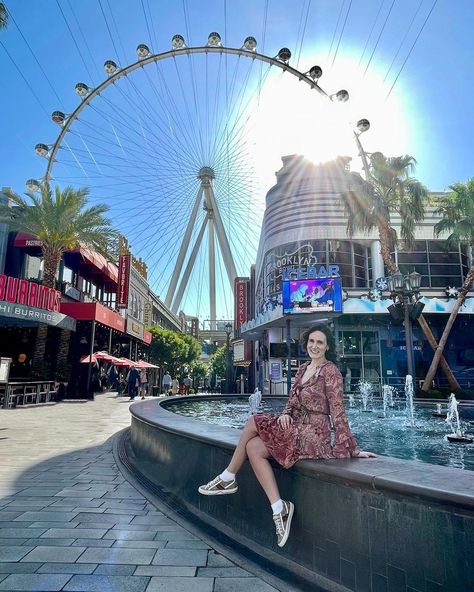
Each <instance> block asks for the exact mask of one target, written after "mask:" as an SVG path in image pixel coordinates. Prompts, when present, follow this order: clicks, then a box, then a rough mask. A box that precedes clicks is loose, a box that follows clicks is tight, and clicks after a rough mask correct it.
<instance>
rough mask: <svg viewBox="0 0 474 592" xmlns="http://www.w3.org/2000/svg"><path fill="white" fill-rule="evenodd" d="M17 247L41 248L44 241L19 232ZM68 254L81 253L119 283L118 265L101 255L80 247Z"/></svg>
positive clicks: (16, 237)
mask: <svg viewBox="0 0 474 592" xmlns="http://www.w3.org/2000/svg"><path fill="white" fill-rule="evenodd" d="M13 244H14V246H15V247H40V248H41V246H42V244H43V243H42V241H40V240H38V239H37V238H36V236H33V235H32V234H28V233H27V232H17V234H16V236H15V241H14V243H13ZM67 252H68V253H79V254H80V255H81V256H82V257H83V259H85V261H86V262H87V263H90V264H91V265H93V266H94V267H95V268H96V269H98V270H99V271H101V272H102V273H103V274H104V275H106V276H107V277H108V278H109V279H110V280H112V281H113V282H114V283H117V282H118V268H117V266H116V265H114V264H113V263H111V262H110V261H107V259H106V258H105V257H104V256H103V255H101V254H100V253H96V252H95V251H93V250H92V249H89V248H88V247H85V246H84V245H80V247H79V248H78V249H74V250H72V251H67Z"/></svg>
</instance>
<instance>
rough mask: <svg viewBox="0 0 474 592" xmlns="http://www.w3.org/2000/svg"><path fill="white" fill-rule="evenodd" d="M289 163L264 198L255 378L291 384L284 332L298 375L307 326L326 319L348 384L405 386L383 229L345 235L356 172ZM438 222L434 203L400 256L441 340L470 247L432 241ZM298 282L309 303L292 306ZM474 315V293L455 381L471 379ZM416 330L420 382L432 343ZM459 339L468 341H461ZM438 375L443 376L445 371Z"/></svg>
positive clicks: (456, 356)
mask: <svg viewBox="0 0 474 592" xmlns="http://www.w3.org/2000/svg"><path fill="white" fill-rule="evenodd" d="M282 160H283V166H282V168H281V169H280V171H278V172H277V173H276V176H277V183H276V185H275V186H274V187H272V188H271V189H270V191H269V192H268V194H267V197H266V210H265V215H264V219H263V225H262V234H261V237H260V243H259V249H258V254H257V261H256V266H255V292H254V293H255V313H254V315H253V316H252V318H251V320H250V321H249V322H247V323H245V324H244V325H243V326H242V336H243V337H245V338H246V339H252V340H254V341H256V342H257V343H256V345H255V348H254V356H255V359H256V360H257V362H256V363H255V367H254V372H255V373H256V375H257V376H258V378H257V381H258V382H259V383H260V384H262V382H263V380H269V381H270V382H271V383H272V390H274V391H275V392H279V391H285V390H286V384H287V373H288V360H289V358H288V355H287V354H288V348H287V346H286V342H287V339H290V340H291V342H292V346H291V362H290V364H291V368H290V371H291V374H292V375H294V374H295V372H296V369H297V367H298V365H299V364H300V363H301V362H302V361H303V360H305V359H307V358H306V355H305V352H303V351H302V350H301V348H300V347H299V346H298V338H299V334H300V332H301V330H302V328H303V327H307V326H309V325H311V324H312V323H314V322H316V321H317V320H323V319H324V320H328V319H329V320H331V321H333V323H334V328H335V331H336V335H337V341H338V349H339V355H340V357H341V358H342V366H343V368H344V373H345V374H346V377H348V378H347V379H346V390H354V389H355V387H356V385H357V384H358V382H359V381H360V380H366V381H369V382H373V383H376V384H378V385H381V384H385V383H388V384H395V385H396V384H400V382H401V381H402V380H403V379H404V376H405V375H406V373H407V352H406V346H405V332H404V327H403V325H402V324H401V323H397V322H395V321H394V320H393V319H392V317H391V315H390V314H389V310H388V307H389V306H390V305H391V304H393V302H392V300H390V298H389V293H388V291H386V290H384V289H383V288H385V287H386V282H384V279H385V278H386V277H387V275H388V273H387V271H386V270H385V268H384V263H383V260H382V256H381V254H380V242H379V240H378V235H377V233H376V231H374V232H372V233H367V234H363V233H360V232H359V233H356V234H354V235H353V236H352V237H350V238H349V237H348V233H347V222H348V219H347V215H346V212H345V209H344V207H343V203H342V200H341V198H340V195H341V194H342V193H344V192H346V191H348V190H349V189H350V187H351V185H352V184H353V181H354V176H355V175H356V173H353V172H351V171H350V166H349V165H350V161H349V159H344V158H339V159H337V160H336V161H334V162H331V163H327V164H324V165H313V164H312V163H310V162H308V161H306V160H305V159H304V158H303V157H301V156H287V157H284V158H283V159H282ZM437 220H438V219H437V218H436V214H435V211H434V208H428V210H427V212H426V217H425V219H424V221H423V222H422V223H421V224H420V225H419V226H418V227H417V228H416V231H415V234H416V236H415V238H416V240H415V244H414V245H413V246H412V247H411V248H410V249H406V248H403V246H399V247H397V248H396V249H395V252H394V253H393V257H394V259H395V261H396V263H397V264H398V267H399V269H400V271H401V272H402V273H404V274H407V273H410V272H411V271H413V269H415V270H416V271H417V272H418V273H420V274H421V276H422V278H421V292H420V295H421V302H423V303H424V305H425V307H424V311H423V314H424V316H425V318H426V319H427V321H428V323H429V325H430V326H431V329H432V331H433V333H434V335H435V337H436V338H437V339H439V337H440V336H441V333H442V330H443V328H444V326H445V323H446V320H447V318H448V315H449V312H450V311H451V309H452V305H453V303H454V298H453V297H450V295H451V296H453V295H454V294H455V288H459V287H460V286H461V285H462V283H463V281H464V278H465V276H466V274H467V271H468V269H469V267H470V265H471V260H470V257H471V254H470V248H469V247H463V246H461V245H458V246H457V247H456V248H454V249H453V248H449V247H448V245H447V243H446V241H445V240H442V239H440V238H435V236H434V230H433V229H434V224H435V223H436V222H437ZM392 224H393V225H394V227H395V228H396V229H397V231H398V230H399V228H400V220H399V219H397V217H396V216H394V217H392ZM339 284H340V285H341V287H342V291H341V302H340V303H338V302H336V301H335V297H332V296H331V298H332V299H331V300H330V302H331V306H328V305H327V303H328V300H329V298H328V296H326V297H324V295H323V294H324V292H325V291H328V290H329V289H331V290H332V289H333V287H337V286H339ZM313 285H314V290H313V292H312V293H311V289H312V286H313ZM298 286H303V287H302V289H303V292H304V300H305V302H302V303H301V302H298V303H297V304H294V303H292V304H291V306H292V308H288V306H289V305H288V304H287V303H285V298H286V296H285V290H290V289H291V290H296V289H297V287H298ZM308 290H309V292H308ZM308 293H309V294H310V295H309V296H308ZM334 293H336V292H334ZM293 300H296V298H293ZM339 305H340V306H339ZM285 307H286V308H285ZM473 315H474V297H471V296H470V295H469V297H468V298H467V299H466V302H465V305H464V306H463V308H462V310H461V313H460V315H459V317H458V319H457V320H456V324H455V327H454V329H453V331H452V334H451V336H450V339H449V341H448V344H447V348H446V352H445V357H446V358H447V360H448V363H449V365H450V366H451V368H452V370H453V371H454V373H455V375H456V377H457V379H458V381H459V382H460V384H461V386H466V387H468V386H471V385H474V371H473V370H472V366H473V365H474V336H473V335H472V331H470V330H469V326H470V324H472V321H473V319H474V316H473ZM413 332H414V339H413V349H414V361H415V373H416V378H417V379H418V380H419V381H421V380H422V379H423V377H424V376H425V374H426V371H427V369H428V367H429V364H430V362H431V359H432V350H431V348H430V346H429V345H428V343H427V342H426V340H425V338H424V335H423V333H422V331H421V329H420V327H419V326H418V324H417V323H416V321H415V322H414V323H413ZM459 343H463V347H462V348H461V347H459V345H458V344H459ZM437 380H438V381H439V383H441V384H442V383H443V382H444V378H443V375H442V374H441V373H438V376H437Z"/></svg>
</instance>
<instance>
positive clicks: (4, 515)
mask: <svg viewBox="0 0 474 592" xmlns="http://www.w3.org/2000/svg"><path fill="white" fill-rule="evenodd" d="M22 511H23V510H22ZM22 511H20V512H15V511H13V510H12V511H11V512H10V511H8V510H7V511H6V512H4V511H3V510H2V511H1V512H0V523H1V522H10V520H14V519H15V518H17V517H18V516H19V515H20V514H21V513H22Z"/></svg>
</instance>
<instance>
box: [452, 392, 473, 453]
mask: <svg viewBox="0 0 474 592" xmlns="http://www.w3.org/2000/svg"><path fill="white" fill-rule="evenodd" d="M453 422H455V424H456V426H454V424H453ZM446 423H447V424H448V425H449V427H450V428H451V429H452V430H453V433H452V434H448V435H447V436H446V439H447V440H448V442H455V443H458V444H470V443H471V442H474V438H471V437H469V436H465V435H464V432H463V431H462V430H461V422H460V421H459V412H458V402H457V400H456V397H455V396H454V394H453V393H451V394H450V395H449V400H448V415H447V416H446Z"/></svg>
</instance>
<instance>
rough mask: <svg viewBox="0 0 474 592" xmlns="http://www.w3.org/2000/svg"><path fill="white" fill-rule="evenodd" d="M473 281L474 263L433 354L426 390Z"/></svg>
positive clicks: (424, 384) (426, 380)
mask: <svg viewBox="0 0 474 592" xmlns="http://www.w3.org/2000/svg"><path fill="white" fill-rule="evenodd" d="M473 281H474V264H473V265H472V266H471V269H470V270H469V272H468V274H467V276H466V279H465V280H464V284H463V287H462V288H461V291H460V292H459V296H458V298H457V300H456V302H455V303H454V306H453V310H452V311H451V314H450V315H449V319H448V322H447V323H446V326H445V328H444V331H443V334H442V335H441V339H440V340H439V343H438V347H437V348H436V351H435V355H434V356H433V360H432V362H431V366H430V368H429V370H428V373H427V375H426V378H425V382H424V383H423V386H422V390H424V391H427V390H428V389H429V388H430V385H431V383H432V382H433V379H434V377H435V374H436V370H437V368H438V364H439V361H440V359H441V356H442V354H443V351H444V348H445V346H446V342H447V341H448V337H449V334H450V332H451V329H452V327H453V325H454V321H455V320H456V317H457V315H458V312H459V309H460V308H461V306H462V305H463V303H464V300H465V299H466V296H467V293H468V292H469V290H470V289H471V286H472V283H473ZM458 388H459V385H458Z"/></svg>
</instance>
